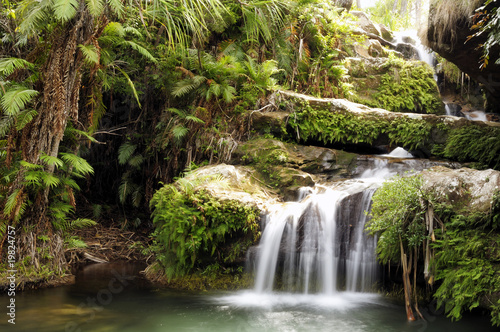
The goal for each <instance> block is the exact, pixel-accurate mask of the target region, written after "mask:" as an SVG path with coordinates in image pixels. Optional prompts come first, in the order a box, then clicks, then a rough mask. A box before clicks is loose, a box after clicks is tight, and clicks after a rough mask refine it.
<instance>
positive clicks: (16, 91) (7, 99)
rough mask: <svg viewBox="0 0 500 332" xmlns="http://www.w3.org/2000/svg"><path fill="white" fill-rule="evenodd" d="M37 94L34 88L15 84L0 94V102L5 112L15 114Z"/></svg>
mask: <svg viewBox="0 0 500 332" xmlns="http://www.w3.org/2000/svg"><path fill="white" fill-rule="evenodd" d="M37 95H38V91H36V90H32V89H28V88H27V87H24V86H20V85H16V86H13V87H12V88H10V89H9V90H8V91H7V92H6V93H5V94H4V95H3V96H2V99H1V101H0V104H1V105H2V109H3V111H4V113H5V114H7V115H11V116H16V115H17V114H18V113H19V112H20V111H21V110H22V109H24V107H25V106H26V104H28V103H29V102H30V101H31V100H32V99H33V97H36V96H37Z"/></svg>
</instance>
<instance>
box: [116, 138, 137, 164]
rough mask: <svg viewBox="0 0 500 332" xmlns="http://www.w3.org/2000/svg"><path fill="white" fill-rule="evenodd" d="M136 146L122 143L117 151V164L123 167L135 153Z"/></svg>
mask: <svg viewBox="0 0 500 332" xmlns="http://www.w3.org/2000/svg"><path fill="white" fill-rule="evenodd" d="M136 148H137V146H136V145H135V144H132V143H130V142H125V143H123V144H122V145H121V146H120V148H119V149H118V163H119V164H120V165H125V164H126V163H127V162H128V161H129V159H130V158H131V157H132V155H133V154H134V152H135V149H136Z"/></svg>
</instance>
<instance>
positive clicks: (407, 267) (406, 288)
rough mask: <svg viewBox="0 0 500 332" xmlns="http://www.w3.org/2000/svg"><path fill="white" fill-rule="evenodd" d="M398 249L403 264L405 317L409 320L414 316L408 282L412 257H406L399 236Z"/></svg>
mask: <svg viewBox="0 0 500 332" xmlns="http://www.w3.org/2000/svg"><path fill="white" fill-rule="evenodd" d="M399 244H400V250H401V263H402V264H403V288H404V291H405V309H406V318H407V319H408V320H409V321H414V320H415V316H414V315H413V310H412V307H411V282H410V272H411V267H412V266H411V265H412V257H411V255H410V258H409V259H408V258H407V255H406V254H405V252H404V248H403V242H402V241H401V238H400V239H399Z"/></svg>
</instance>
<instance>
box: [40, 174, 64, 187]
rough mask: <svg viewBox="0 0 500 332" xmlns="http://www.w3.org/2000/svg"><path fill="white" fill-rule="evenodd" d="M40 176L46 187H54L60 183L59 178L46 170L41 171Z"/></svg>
mask: <svg viewBox="0 0 500 332" xmlns="http://www.w3.org/2000/svg"><path fill="white" fill-rule="evenodd" d="M40 178H41V180H42V181H43V183H44V184H45V186H46V187H48V188H55V187H57V186H58V185H59V184H60V183H61V180H59V178H58V177H57V176H55V175H53V174H50V173H47V172H41V173H40Z"/></svg>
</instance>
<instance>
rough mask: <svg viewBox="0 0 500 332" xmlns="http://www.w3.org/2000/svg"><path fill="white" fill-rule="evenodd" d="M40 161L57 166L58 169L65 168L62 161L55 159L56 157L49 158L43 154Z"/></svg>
mask: <svg viewBox="0 0 500 332" xmlns="http://www.w3.org/2000/svg"><path fill="white" fill-rule="evenodd" d="M40 160H42V161H43V162H44V163H46V164H47V165H49V166H57V167H63V165H64V163H63V161H62V160H61V159H59V158H57V157H54V156H49V155H47V154H45V153H42V155H41V156H40Z"/></svg>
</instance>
